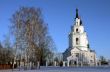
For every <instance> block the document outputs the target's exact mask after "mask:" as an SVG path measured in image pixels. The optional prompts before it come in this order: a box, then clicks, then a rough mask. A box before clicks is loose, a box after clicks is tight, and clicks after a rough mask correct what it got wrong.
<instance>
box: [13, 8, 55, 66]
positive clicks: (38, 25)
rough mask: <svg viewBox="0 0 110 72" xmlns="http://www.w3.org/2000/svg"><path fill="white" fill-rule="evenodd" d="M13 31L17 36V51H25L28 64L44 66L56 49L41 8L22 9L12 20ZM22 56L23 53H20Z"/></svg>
mask: <svg viewBox="0 0 110 72" xmlns="http://www.w3.org/2000/svg"><path fill="white" fill-rule="evenodd" d="M11 22H12V24H11V29H12V32H13V34H14V36H15V41H16V49H17V51H19V50H20V51H24V53H25V55H26V56H25V61H26V62H27V63H29V62H33V63H34V64H35V65H37V62H40V64H44V61H45V60H46V58H47V57H48V55H49V54H52V53H53V51H52V50H54V49H52V48H54V47H53V43H54V42H53V41H52V38H51V36H50V35H49V34H48V29H47V24H46V23H45V22H44V21H43V17H42V13H41V9H40V8H34V7H21V8H20V9H19V10H18V11H16V12H15V13H14V14H13V16H12V18H11ZM20 54H22V53H20Z"/></svg>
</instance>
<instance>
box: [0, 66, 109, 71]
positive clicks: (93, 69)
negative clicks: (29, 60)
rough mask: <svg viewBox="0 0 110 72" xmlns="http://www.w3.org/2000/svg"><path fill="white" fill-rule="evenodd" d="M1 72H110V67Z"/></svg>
mask: <svg viewBox="0 0 110 72" xmlns="http://www.w3.org/2000/svg"><path fill="white" fill-rule="evenodd" d="M0 72H110V67H41V69H35V70H23V69H21V70H20V71H19V69H14V70H11V69H9V70H0Z"/></svg>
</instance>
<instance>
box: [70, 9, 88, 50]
mask: <svg viewBox="0 0 110 72" xmlns="http://www.w3.org/2000/svg"><path fill="white" fill-rule="evenodd" d="M88 44H89V43H88V39H87V35H86V32H85V31H84V26H83V24H82V20H81V18H80V17H79V14H78V9H76V17H75V22H74V25H73V26H72V27H71V32H70V34H69V47H70V48H72V49H73V48H74V47H77V48H79V49H81V50H86V51H87V50H88V49H89V48H88Z"/></svg>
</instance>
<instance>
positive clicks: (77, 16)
mask: <svg viewBox="0 0 110 72" xmlns="http://www.w3.org/2000/svg"><path fill="white" fill-rule="evenodd" d="M76 18H79V15H78V9H77V8H76Z"/></svg>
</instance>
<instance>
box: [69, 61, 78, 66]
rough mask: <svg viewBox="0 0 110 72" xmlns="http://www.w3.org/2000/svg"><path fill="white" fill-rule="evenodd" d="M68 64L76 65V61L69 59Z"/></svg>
mask: <svg viewBox="0 0 110 72" xmlns="http://www.w3.org/2000/svg"><path fill="white" fill-rule="evenodd" d="M69 65H70V66H76V65H77V61H75V60H70V63H69Z"/></svg>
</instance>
